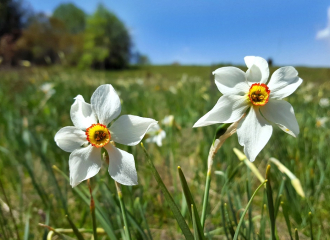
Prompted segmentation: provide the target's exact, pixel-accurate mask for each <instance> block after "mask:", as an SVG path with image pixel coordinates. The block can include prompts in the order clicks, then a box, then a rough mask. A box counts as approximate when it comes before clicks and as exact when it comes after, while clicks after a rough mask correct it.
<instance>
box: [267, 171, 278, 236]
mask: <svg viewBox="0 0 330 240" xmlns="http://www.w3.org/2000/svg"><path fill="white" fill-rule="evenodd" d="M269 172H270V165H268V166H267V169H266V179H267V180H268V181H267V182H266V191H267V205H268V212H269V218H270V229H271V236H272V240H276V237H275V210H274V202H273V192H272V187H271V185H270V179H269Z"/></svg>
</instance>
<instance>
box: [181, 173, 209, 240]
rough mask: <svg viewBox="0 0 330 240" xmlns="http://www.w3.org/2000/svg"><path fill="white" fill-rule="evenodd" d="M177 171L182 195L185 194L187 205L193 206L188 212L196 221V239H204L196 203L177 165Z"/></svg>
mask: <svg viewBox="0 0 330 240" xmlns="http://www.w3.org/2000/svg"><path fill="white" fill-rule="evenodd" d="M178 173H179V177H180V181H181V186H182V190H183V193H184V196H185V198H186V201H187V205H188V206H191V207H193V208H194V211H192V210H191V208H189V213H190V217H191V218H192V220H194V219H195V220H196V221H197V223H196V227H197V233H198V236H199V237H198V239H205V238H204V230H203V227H202V225H201V221H200V218H199V215H198V212H197V208H196V204H195V202H194V199H193V197H192V195H191V192H190V190H189V187H188V184H187V181H186V178H185V176H184V174H183V172H182V169H181V167H178ZM195 237H196V236H195Z"/></svg>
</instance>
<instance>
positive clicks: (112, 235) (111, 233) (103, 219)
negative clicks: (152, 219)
mask: <svg viewBox="0 0 330 240" xmlns="http://www.w3.org/2000/svg"><path fill="white" fill-rule="evenodd" d="M53 169H54V170H56V171H57V172H58V173H60V174H61V175H62V176H63V177H64V178H65V179H66V180H67V181H68V182H70V179H69V177H68V176H67V175H66V174H65V173H64V172H63V171H61V170H60V169H59V168H58V167H56V166H55V165H54V166H53ZM79 187H80V186H77V187H75V188H73V191H75V192H76V193H77V194H78V195H79V197H80V198H81V199H82V200H83V201H84V202H85V203H86V204H87V205H88V206H89V205H90V200H89V199H88V197H87V196H86V195H87V194H88V190H87V189H85V193H83V192H82V191H81V190H80V188H79ZM95 207H96V211H95V215H96V217H97V219H98V220H99V222H100V224H101V225H102V227H103V229H104V231H105V232H106V233H107V234H108V236H109V237H110V239H117V237H116V235H115V232H114V230H113V228H112V225H111V223H110V222H109V221H108V219H107V218H106V217H105V216H103V214H102V213H103V211H102V209H101V207H100V206H99V204H98V203H97V201H95Z"/></svg>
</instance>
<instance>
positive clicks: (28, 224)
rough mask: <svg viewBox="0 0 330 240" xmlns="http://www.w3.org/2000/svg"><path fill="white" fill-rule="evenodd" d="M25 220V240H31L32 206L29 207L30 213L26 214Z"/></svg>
mask: <svg viewBox="0 0 330 240" xmlns="http://www.w3.org/2000/svg"><path fill="white" fill-rule="evenodd" d="M25 217H26V220H25V228H24V238H23V239H24V240H28V239H29V232H30V217H31V205H30V206H29V209H28V212H27V214H26V216H25Z"/></svg>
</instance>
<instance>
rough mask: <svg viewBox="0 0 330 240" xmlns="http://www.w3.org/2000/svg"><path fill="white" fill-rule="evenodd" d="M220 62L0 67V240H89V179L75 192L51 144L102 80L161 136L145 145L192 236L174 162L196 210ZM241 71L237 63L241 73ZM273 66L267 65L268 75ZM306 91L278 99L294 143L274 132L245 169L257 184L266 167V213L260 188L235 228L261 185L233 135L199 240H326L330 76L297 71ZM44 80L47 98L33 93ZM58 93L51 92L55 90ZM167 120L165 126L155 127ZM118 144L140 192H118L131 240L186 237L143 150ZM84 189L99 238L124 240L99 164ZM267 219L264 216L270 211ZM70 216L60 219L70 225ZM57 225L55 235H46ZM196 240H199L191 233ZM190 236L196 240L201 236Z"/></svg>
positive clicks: (125, 109)
mask: <svg viewBox="0 0 330 240" xmlns="http://www.w3.org/2000/svg"><path fill="white" fill-rule="evenodd" d="M218 67H221V66H215V65H214V66H145V67H140V68H130V69H128V70H121V71H93V70H77V69H73V68H64V67H60V66H53V67H49V68H48V67H44V68H42V67H38V68H35V67H30V68H24V69H23V68H20V69H2V70H1V71H0V106H1V107H0V184H1V186H0V239H24V240H28V239H45V240H46V239H47V240H50V239H54V240H55V239H71V238H72V239H78V237H77V235H76V234H75V233H74V231H73V229H74V227H73V226H75V227H77V228H78V229H79V231H80V232H81V233H82V236H83V238H84V239H92V235H93V234H92V233H93V230H92V229H93V223H92V216H91V213H90V194H89V190H88V185H87V182H86V181H85V182H82V183H81V184H80V185H78V186H77V187H75V188H71V186H70V184H69V181H68V176H69V167H68V160H69V153H67V152H64V151H63V150H61V149H60V148H59V147H57V145H56V143H55V141H54V136H55V134H56V132H57V131H58V130H59V129H61V128H62V127H65V126H72V125H73V124H72V122H71V119H70V107H71V105H72V103H73V101H74V99H73V98H74V97H76V96H77V95H78V94H81V95H82V96H83V97H84V98H85V101H86V102H90V97H91V95H92V93H93V92H94V91H95V89H96V88H97V87H98V86H99V85H101V84H112V85H113V87H114V88H115V89H116V91H117V93H118V95H119V96H120V99H121V101H122V113H121V114H132V115H138V116H141V117H148V118H153V119H156V120H157V121H158V122H159V124H160V126H161V128H162V129H163V130H164V131H165V132H166V138H165V139H164V140H163V146H161V147H158V146H157V145H156V144H155V143H146V142H145V140H143V141H142V142H143V143H144V146H145V148H146V150H147V152H148V153H149V155H150V159H151V160H152V162H153V163H154V165H155V167H156V168H157V170H158V172H159V174H160V176H161V178H162V180H163V182H164V184H165V185H166V187H167V189H168V191H169V192H170V194H171V195H172V197H173V199H174V202H175V203H176V205H177V206H178V208H179V210H180V212H181V214H182V215H183V217H184V218H185V220H186V223H187V224H188V226H189V228H190V230H191V233H192V234H193V235H194V230H196V228H194V224H193V221H192V219H191V217H190V206H188V205H187V202H186V199H185V197H184V194H183V191H182V187H181V182H180V178H179V175H178V168H177V167H178V166H180V167H181V169H182V172H183V173H184V175H185V179H186V181H187V184H188V186H189V189H190V191H191V195H192V197H193V199H194V202H195V203H196V208H197V212H198V214H199V215H200V214H201V211H202V203H203V194H204V188H205V179H206V172H207V157H208V153H209V149H210V146H211V144H212V141H213V138H214V134H215V131H216V129H217V127H218V126H217V125H211V126H207V127H202V128H194V129H193V128H192V126H193V124H194V123H195V122H196V121H197V120H198V119H199V118H200V117H201V116H203V115H204V114H205V113H206V112H208V111H209V110H210V109H211V108H212V107H213V106H214V104H215V103H216V101H217V100H218V98H219V97H220V96H221V93H220V92H219V91H218V89H217V88H216V86H215V84H214V77H213V75H212V71H214V70H215V69H217V68H218ZM240 68H241V69H242V70H243V71H246V68H245V67H240ZM277 68H278V67H272V68H271V73H272V72H274V71H275V70H276V69H277ZM296 69H297V70H298V72H299V76H300V77H301V78H302V79H303V80H304V82H303V83H302V85H301V86H300V87H299V88H298V90H297V91H296V92H294V93H293V94H292V95H291V96H290V97H288V98H287V99H286V100H287V101H289V102H290V103H291V104H292V106H293V108H294V110H295V114H296V118H297V121H298V123H299V127H300V134H299V135H298V137H297V138H294V137H292V136H290V135H288V134H285V133H284V132H283V131H281V130H280V129H279V128H278V127H276V126H274V131H273V135H272V137H271V139H270V141H269V142H268V144H267V145H266V146H265V148H264V149H263V150H262V151H261V153H260V154H259V155H258V156H257V159H256V160H255V161H254V162H253V164H254V165H255V167H256V168H257V169H258V170H259V172H260V174H261V175H262V176H263V177H265V172H266V168H267V165H270V173H269V178H268V179H269V182H270V185H271V192H270V193H271V194H272V196H271V198H272V200H273V201H272V202H273V206H272V207H271V208H272V210H271V211H269V196H268V199H267V194H269V192H267V190H266V188H265V187H262V188H261V189H260V190H259V191H258V192H257V193H256V195H255V197H254V199H253V201H252V203H251V205H250V207H249V209H248V211H247V212H246V215H245V217H244V219H243V221H241V222H240V218H241V215H242V213H243V211H244V210H245V207H246V206H247V204H248V201H249V200H250V198H251V195H252V194H253V193H254V191H255V190H256V189H257V187H258V186H259V185H260V184H261V182H260V181H259V179H258V178H257V177H256V175H255V172H254V171H251V168H249V167H248V166H247V165H246V164H245V163H244V162H243V161H241V160H239V158H238V157H237V156H236V154H235V153H234V151H233V148H237V149H238V150H240V151H243V148H242V147H241V146H240V145H239V144H238V140H237V135H236V134H234V135H233V136H231V137H230V138H229V139H227V140H226V142H225V143H224V145H223V146H222V147H221V149H220V150H219V151H218V153H217V154H216V156H215V158H214V165H213V172H212V176H211V186H210V195H209V204H208V207H207V211H206V222H205V227H204V234H205V239H228V240H230V239H233V237H234V234H235V231H236V229H237V226H238V224H239V223H241V226H240V229H239V236H238V239H270V237H271V235H272V232H273V231H272V226H273V225H272V224H273V222H275V232H274V234H275V236H276V238H277V239H328V238H330V224H329V221H330V203H329V199H330V179H329V176H330V162H329V160H330V158H329V156H330V148H329V143H330V130H329V126H330V121H329V122H325V123H323V122H322V121H320V120H319V118H322V117H330V110H329V109H330V108H329V106H326V104H323V106H321V105H322V104H321V105H320V104H319V102H320V99H322V98H329V93H330V69H325V68H305V67H297V68H296ZM46 83H51V84H52V86H53V90H50V91H47V89H42V88H41V86H43V84H46ZM54 90H55V91H54ZM168 115H173V116H174V123H173V125H165V124H162V119H164V117H166V116H168ZM118 147H119V148H121V149H123V150H125V151H128V152H130V153H132V154H133V155H134V157H135V164H136V168H137V173H138V181H139V184H138V185H136V186H133V187H127V186H122V191H123V200H124V202H125V207H126V209H127V212H128V213H127V220H128V228H129V230H130V233H131V236H132V239H143V240H150V239H184V235H183V234H182V231H181V229H180V228H179V225H178V223H177V221H176V220H175V217H174V216H173V213H172V212H171V209H170V208H169V205H168V202H167V201H166V199H165V197H164V194H163V192H162V191H161V189H160V187H159V184H158V183H157V181H156V180H155V178H154V176H153V174H152V169H151V168H150V165H149V163H148V160H147V158H146V155H145V153H144V151H143V148H142V147H141V146H140V145H137V146H134V147H127V146H124V145H123V146H122V145H118ZM271 157H273V158H276V159H278V160H279V161H280V162H281V163H282V164H283V165H284V166H285V167H286V168H288V169H289V170H290V171H291V172H292V173H293V174H294V175H295V176H296V177H297V179H299V181H300V183H301V187H302V189H303V192H304V194H305V197H302V196H301V195H299V194H298V193H297V191H296V189H295V188H294V185H293V184H292V181H291V179H290V178H289V177H288V175H287V174H285V173H283V172H282V171H281V169H279V168H278V166H277V165H275V164H274V163H273V162H271V161H269V159H270V158H271ZM90 184H91V187H92V191H93V197H94V201H95V206H96V224H97V227H98V228H99V229H98V239H111V240H113V239H127V238H126V235H125V232H124V230H123V220H122V215H121V210H120V206H119V202H118V200H117V192H116V187H115V183H114V180H113V179H112V178H111V177H110V176H109V174H108V172H107V166H106V164H104V166H103V167H102V169H101V171H100V172H99V173H98V174H97V175H96V176H95V177H93V178H92V179H90ZM270 212H271V213H270ZM66 216H68V217H66ZM39 223H40V224H44V225H47V226H50V227H52V228H54V229H55V230H56V232H57V234H56V233H55V234H54V235H53V236H51V234H49V231H50V230H51V229H49V228H47V227H46V226H40V225H39ZM197 237H198V236H197ZM197 237H196V234H195V239H202V238H197Z"/></svg>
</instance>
